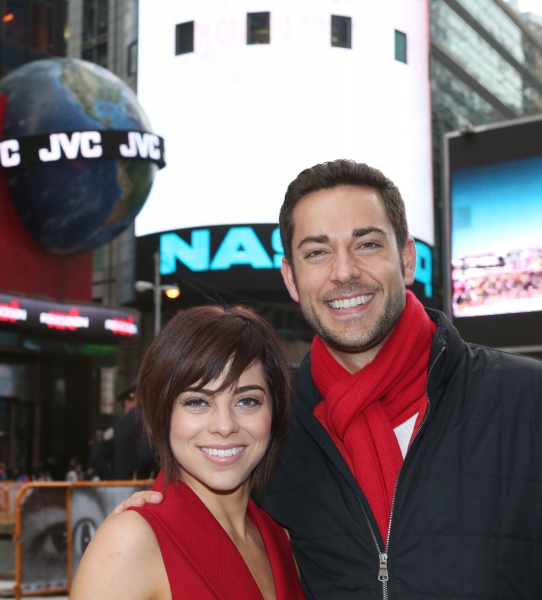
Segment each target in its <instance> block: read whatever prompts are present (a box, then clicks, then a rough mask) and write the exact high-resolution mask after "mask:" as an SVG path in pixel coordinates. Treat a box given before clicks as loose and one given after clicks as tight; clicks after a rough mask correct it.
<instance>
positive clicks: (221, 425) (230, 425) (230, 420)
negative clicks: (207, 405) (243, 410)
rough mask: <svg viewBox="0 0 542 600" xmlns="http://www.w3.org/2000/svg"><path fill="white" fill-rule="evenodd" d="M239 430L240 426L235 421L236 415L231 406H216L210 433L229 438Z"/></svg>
mask: <svg viewBox="0 0 542 600" xmlns="http://www.w3.org/2000/svg"><path fill="white" fill-rule="evenodd" d="M238 430H239V425H238V423H237V420H236V419H235V414H234V412H233V411H232V409H231V408H230V406H229V405H228V406H222V405H219V406H216V407H215V410H214V411H213V414H212V417H211V421H210V425H209V431H210V432H211V433H219V434H220V435H222V436H228V435H230V433H235V432H236V431H238Z"/></svg>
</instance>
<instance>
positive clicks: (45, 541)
mask: <svg viewBox="0 0 542 600" xmlns="http://www.w3.org/2000/svg"><path fill="white" fill-rule="evenodd" d="M152 483H153V482H152V481H150V480H138V481H78V482H75V483H68V482H60V481H59V482H56V481H55V482H50V483H49V482H31V483H25V484H23V485H21V486H20V488H19V490H18V492H17V495H16V499H15V535H14V536H13V539H14V541H15V542H16V545H15V589H14V593H15V598H16V599H17V600H19V599H20V598H23V597H25V596H45V595H49V594H69V593H70V588H71V582H72V579H73V576H74V575H75V571H76V570H77V567H78V565H79V561H80V559H81V556H82V554H83V552H84V550H85V548H86V547H87V545H88V543H89V542H90V540H91V539H92V536H93V535H94V533H95V531H96V529H97V528H98V527H99V526H100V524H101V523H102V522H103V521H104V520H105V518H106V517H107V515H108V514H109V513H110V512H111V510H112V509H113V508H114V507H115V506H116V505H117V504H119V502H121V501H122V500H124V499H125V498H128V497H129V496H131V495H132V494H133V493H134V491H138V490H141V489H148V488H149V487H150V486H151V485H152Z"/></svg>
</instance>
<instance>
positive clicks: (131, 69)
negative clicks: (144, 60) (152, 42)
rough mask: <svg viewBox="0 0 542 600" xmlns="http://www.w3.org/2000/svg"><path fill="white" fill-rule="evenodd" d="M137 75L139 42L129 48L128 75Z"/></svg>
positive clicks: (133, 43)
mask: <svg viewBox="0 0 542 600" xmlns="http://www.w3.org/2000/svg"><path fill="white" fill-rule="evenodd" d="M136 73H137V41H135V42H132V43H131V44H130V45H129V46H128V75H135V74H136Z"/></svg>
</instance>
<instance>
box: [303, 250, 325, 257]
mask: <svg viewBox="0 0 542 600" xmlns="http://www.w3.org/2000/svg"><path fill="white" fill-rule="evenodd" d="M324 254H325V251H324V250H312V252H309V253H308V254H307V256H306V258H318V257H320V256H323V255H324Z"/></svg>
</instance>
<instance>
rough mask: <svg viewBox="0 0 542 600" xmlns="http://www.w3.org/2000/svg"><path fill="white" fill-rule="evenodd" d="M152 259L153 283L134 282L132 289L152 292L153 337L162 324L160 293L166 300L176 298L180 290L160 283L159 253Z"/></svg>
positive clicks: (174, 286)
mask: <svg viewBox="0 0 542 600" xmlns="http://www.w3.org/2000/svg"><path fill="white" fill-rule="evenodd" d="M153 258H154V283H151V282H150V281H136V282H135V283H134V288H135V291H136V292H146V291H148V290H152V291H153V292H154V336H155V337H156V336H157V335H158V334H159V333H160V327H161V324H162V292H165V294H166V296H167V297H168V298H172V299H174V298H178V297H179V296H180V294H181V290H180V289H179V286H177V285H166V284H162V283H161V282H160V252H155V253H154V255H153Z"/></svg>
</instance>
